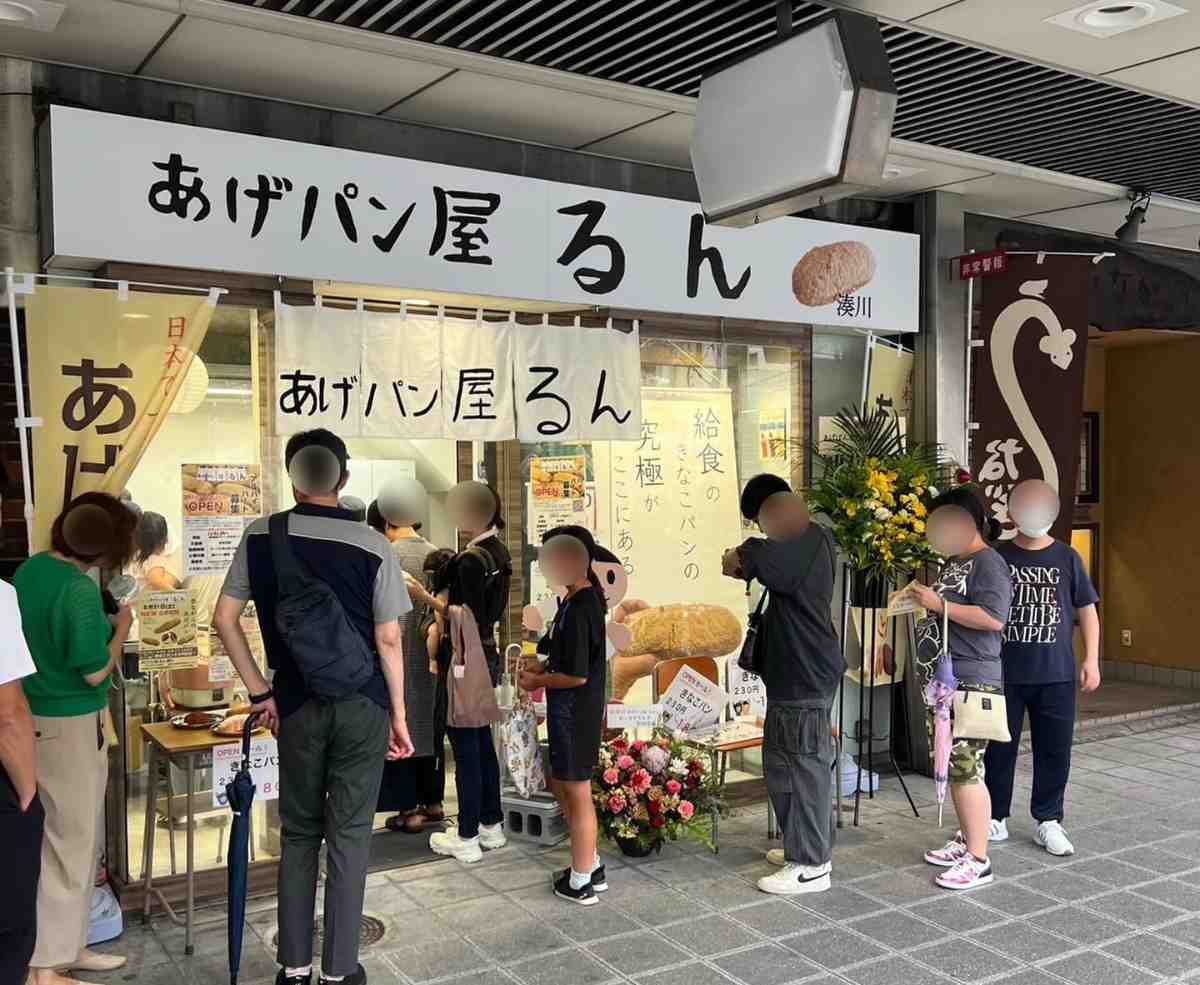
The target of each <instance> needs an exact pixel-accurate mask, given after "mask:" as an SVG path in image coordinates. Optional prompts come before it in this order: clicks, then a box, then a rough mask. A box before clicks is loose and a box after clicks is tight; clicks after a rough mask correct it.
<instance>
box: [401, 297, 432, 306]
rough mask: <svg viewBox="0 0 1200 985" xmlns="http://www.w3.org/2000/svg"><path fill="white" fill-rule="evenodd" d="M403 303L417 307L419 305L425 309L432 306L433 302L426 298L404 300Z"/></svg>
mask: <svg viewBox="0 0 1200 985" xmlns="http://www.w3.org/2000/svg"><path fill="white" fill-rule="evenodd" d="M404 303H405V304H417V305H421V306H423V307H426V308H428V307H429V306H430V305H432V304H433V302H432V301H430V300H429V299H428V298H405V299H404Z"/></svg>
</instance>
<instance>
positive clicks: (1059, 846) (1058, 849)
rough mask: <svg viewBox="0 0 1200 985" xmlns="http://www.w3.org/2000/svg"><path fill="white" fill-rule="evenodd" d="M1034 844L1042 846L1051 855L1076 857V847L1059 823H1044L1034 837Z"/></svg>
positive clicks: (1039, 826) (1038, 827)
mask: <svg viewBox="0 0 1200 985" xmlns="http://www.w3.org/2000/svg"><path fill="white" fill-rule="evenodd" d="M1033 841H1034V844H1037V845H1041V846H1042V847H1043V848H1044V849H1046V851H1048V852H1049V853H1050V854H1051V855H1058V856H1059V857H1062V856H1064V855H1074V854H1075V846H1074V845H1072V844H1071V840H1070V839H1069V838H1068V837H1067V833H1066V832H1065V831H1064V830H1063V826H1062V825H1061V824H1059V823H1058V822H1057V821H1043V822H1042V823H1041V824H1039V825H1038V826H1037V831H1036V832H1034V835H1033Z"/></svg>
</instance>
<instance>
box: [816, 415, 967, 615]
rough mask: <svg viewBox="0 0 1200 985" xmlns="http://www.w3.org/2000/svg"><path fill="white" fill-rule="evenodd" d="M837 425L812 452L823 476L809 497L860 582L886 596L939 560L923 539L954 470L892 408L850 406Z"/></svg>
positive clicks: (869, 590) (934, 447)
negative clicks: (933, 505) (913, 436)
mask: <svg viewBox="0 0 1200 985" xmlns="http://www.w3.org/2000/svg"><path fill="white" fill-rule="evenodd" d="M835 425H836V432H835V433H834V434H833V435H831V436H830V437H828V438H826V439H825V441H824V442H823V443H822V445H821V446H820V447H817V448H814V449H813V457H814V459H815V462H816V469H815V471H816V473H817V477H816V479H815V480H814V481H813V483H812V484H811V485H810V486H809V487H808V489H807V490H806V498H807V500H808V505H809V508H810V509H811V510H812V512H813V513H814V514H818V515H823V516H825V517H826V518H827V519H828V521H829V525H830V531H831V533H832V534H833V538H834V540H835V541H836V542H837V545H838V547H839V549H840V550H841V552H842V554H843V555H844V557H845V558H846V560H847V561H848V562H849V564H850V567H851V569H852V570H853V571H854V572H855V574H856V576H857V577H858V580H859V582H861V583H862V584H863V585H864V586H874V587H875V588H876V589H877V590H878V591H880V592H882V591H885V590H886V586H887V585H889V584H893V583H897V582H900V581H902V580H907V579H908V578H910V577H911V576H912V572H914V571H916V570H918V569H919V568H922V567H923V566H924V565H926V564H928V563H931V562H935V561H937V560H938V555H937V554H936V553H935V552H934V551H933V549H932V548H931V547H930V546H929V544H928V543H927V541H926V540H925V519H926V516H927V514H928V511H929V504H930V501H931V500H932V499H933V498H934V497H935V496H936V495H937V493H938V486H941V487H942V488H943V489H945V488H948V487H949V486H950V485H951V484H952V476H953V474H954V472H953V466H952V464H951V463H950V462H948V461H947V460H946V459H945V458H944V456H943V455H942V452H941V449H939V448H938V447H937V446H934V445H920V444H916V443H912V442H910V441H908V439H907V438H906V436H905V435H904V434H903V433H902V431H901V428H900V426H899V422H898V421H897V419H896V417H895V416H894V415H893V414H890V413H888V412H887V411H886V410H878V411H876V412H875V413H872V414H867V413H865V412H863V411H861V410H858V409H856V408H848V409H846V410H843V411H842V412H841V413H840V414H838V416H837V418H836V419H835ZM864 591H865V592H866V593H868V594H870V593H871V589H870V588H869V587H866V588H864Z"/></svg>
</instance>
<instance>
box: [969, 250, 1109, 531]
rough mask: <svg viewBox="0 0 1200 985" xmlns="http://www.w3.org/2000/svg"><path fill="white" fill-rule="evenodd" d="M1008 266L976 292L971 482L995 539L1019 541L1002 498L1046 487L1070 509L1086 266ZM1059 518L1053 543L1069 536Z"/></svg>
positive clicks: (1046, 260) (1018, 259)
mask: <svg viewBox="0 0 1200 985" xmlns="http://www.w3.org/2000/svg"><path fill="white" fill-rule="evenodd" d="M1038 259H1039V257H1035V256H1017V255H1011V254H1010V256H1009V262H1008V264H1007V270H1006V272H1005V273H1004V274H1003V275H1002V276H998V277H992V278H991V279H990V280H988V281H987V282H986V283H985V285H984V288H983V315H982V322H983V334H982V338H983V343H984V344H983V347H982V348H979V349H975V350H974V352H975V353H976V356H975V360H976V361H975V371H974V373H973V374H972V377H971V378H972V381H973V386H974V400H973V416H974V418H975V421H976V422H977V424H978V427H977V429H976V430H975V431H974V432H973V434H972V436H971V472H972V474H973V475H974V476H975V479H976V481H977V482H978V483H979V485H980V486H981V487H982V489H983V491H984V495H985V496H986V497H987V501H988V506H989V508H990V510H991V511H992V513H993V515H994V516H995V517H996V518H997V519H998V520H999V521H1000V522H1001V524H1003V525H1004V528H1005V529H1004V531H1003V533H1002V534H1001V539H1005V540H1007V539H1010V538H1012V537H1015V536H1016V528H1015V527H1014V526H1013V525H1012V523H1011V522H1010V520H1009V516H1008V497H1009V495H1010V494H1011V493H1012V490H1013V487H1014V486H1016V484H1017V483H1018V482H1021V481H1022V480H1024V479H1043V480H1045V481H1046V482H1047V483H1049V484H1050V485H1051V486H1052V487H1053V488H1054V489H1056V490H1058V491H1059V495H1060V496H1063V492H1062V491H1063V490H1067V495H1066V496H1063V498H1064V499H1065V501H1066V502H1070V491H1071V490H1074V489H1075V487H1076V481H1077V480H1076V472H1077V471H1078V469H1079V431H1080V427H1081V426H1082V420H1083V417H1082V414H1083V383H1084V364H1085V362H1086V359H1087V336H1088V290H1089V287H1088V285H1089V279H1090V275H1091V272H1092V261H1091V257H1089V256H1075V255H1067V256H1064V255H1061V254H1060V255H1054V254H1046V255H1040V259H1041V261H1042V262H1040V263H1039V262H1038ZM1072 515H1073V514H1072V511H1071V510H1070V509H1064V510H1063V511H1062V512H1061V513H1060V514H1059V517H1058V520H1057V521H1056V523H1055V525H1054V527H1053V528H1052V529H1051V531H1050V533H1051V535H1052V536H1054V537H1056V538H1057V539H1059V540H1063V541H1065V540H1068V539H1069V537H1070V534H1071V521H1072Z"/></svg>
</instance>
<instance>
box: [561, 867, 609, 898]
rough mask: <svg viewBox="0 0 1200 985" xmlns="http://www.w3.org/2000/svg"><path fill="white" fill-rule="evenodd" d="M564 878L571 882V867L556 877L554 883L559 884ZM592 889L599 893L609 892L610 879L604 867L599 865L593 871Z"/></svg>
mask: <svg viewBox="0 0 1200 985" xmlns="http://www.w3.org/2000/svg"><path fill="white" fill-rule="evenodd" d="M563 878H565V879H566V880H567V881H568V882H570V881H571V867H570V866H569V865H568V866H567V867H566V868H565V869H563V870H562V872H560V873H558V875H556V876H555V877H554V881H555V882H556V883H557V882H558V880H559V879H563ZM592 889H594V890H595V891H596V892H598V893H607V892H608V877H607V876H606V875H605V874H604V866H603V865H597V866H596V867H595V868H594V869H592Z"/></svg>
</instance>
